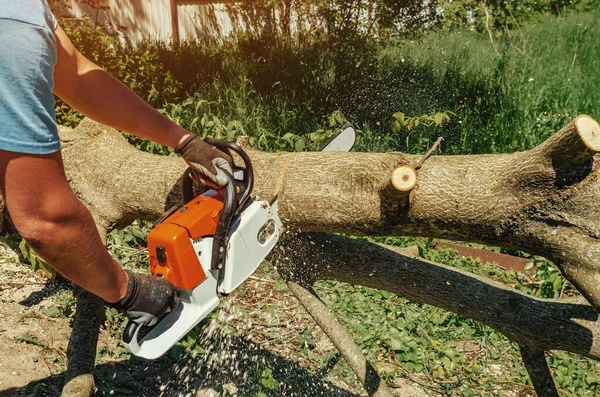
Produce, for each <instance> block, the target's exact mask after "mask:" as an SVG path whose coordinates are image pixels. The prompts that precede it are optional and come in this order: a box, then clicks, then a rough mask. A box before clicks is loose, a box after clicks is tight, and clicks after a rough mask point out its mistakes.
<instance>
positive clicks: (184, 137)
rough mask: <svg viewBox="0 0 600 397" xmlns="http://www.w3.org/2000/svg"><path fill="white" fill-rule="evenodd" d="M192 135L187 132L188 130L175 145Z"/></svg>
mask: <svg viewBox="0 0 600 397" xmlns="http://www.w3.org/2000/svg"><path fill="white" fill-rule="evenodd" d="M192 135H193V134H191V133H189V132H188V133H187V134H186V135H184V136H182V137H181V139H179V142H177V146H179V145H181V143H182V142H183V141H185V140H186V139H187V138H189V137H190V136H192ZM177 146H175V147H177Z"/></svg>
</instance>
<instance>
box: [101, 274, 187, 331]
mask: <svg viewBox="0 0 600 397" xmlns="http://www.w3.org/2000/svg"><path fill="white" fill-rule="evenodd" d="M125 272H127V275H128V276H129V282H128V284H127V295H125V297H124V298H123V299H121V300H120V301H119V302H116V303H110V304H109V305H110V306H111V307H114V308H115V309H117V310H120V311H123V312H125V315H126V316H127V317H128V318H129V319H130V320H131V321H133V322H135V323H138V324H144V325H148V326H150V325H154V324H156V322H157V321H158V320H159V319H160V318H161V317H162V316H163V315H164V314H165V313H168V312H169V311H171V309H173V307H175V305H176V304H177V299H178V297H179V293H178V290H177V287H175V286H174V285H173V284H171V282H169V281H168V280H166V279H164V278H161V277H157V276H153V275H150V274H141V273H135V272H130V271H129V270H125Z"/></svg>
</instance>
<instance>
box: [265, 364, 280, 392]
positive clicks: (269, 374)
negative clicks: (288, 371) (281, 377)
mask: <svg viewBox="0 0 600 397" xmlns="http://www.w3.org/2000/svg"><path fill="white" fill-rule="evenodd" d="M260 383H261V385H262V386H263V387H264V388H266V389H269V390H276V389H277V388H278V387H279V382H277V380H275V378H273V370H271V368H265V369H264V370H263V372H262V374H261V376H260Z"/></svg>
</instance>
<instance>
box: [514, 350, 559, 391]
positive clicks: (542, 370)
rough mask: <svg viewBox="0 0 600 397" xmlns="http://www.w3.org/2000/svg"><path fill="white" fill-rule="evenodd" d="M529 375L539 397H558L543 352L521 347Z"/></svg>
mask: <svg viewBox="0 0 600 397" xmlns="http://www.w3.org/2000/svg"><path fill="white" fill-rule="evenodd" d="M519 349H520V350H521V357H522V358H523V363H524V364H525V368H527V373H528V374H529V378H530V379H531V383H533V387H534V388H535V392H536V393H537V395H538V397H558V391H557V390H556V385H555V384H554V380H553V379H552V374H551V373H550V369H549V368H548V363H547V362H546V355H545V353H544V352H543V351H539V350H530V349H527V348H525V347H519Z"/></svg>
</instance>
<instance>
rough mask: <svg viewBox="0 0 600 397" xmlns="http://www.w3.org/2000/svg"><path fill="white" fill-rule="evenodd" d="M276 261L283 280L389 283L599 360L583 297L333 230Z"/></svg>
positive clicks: (529, 345) (302, 239)
mask: <svg viewBox="0 0 600 397" xmlns="http://www.w3.org/2000/svg"><path fill="white" fill-rule="evenodd" d="M306 258H311V259H310V262H309V261H307V260H306ZM271 260H272V261H274V263H276V264H277V269H278V271H279V272H280V273H282V274H283V275H284V277H285V278H287V279H295V280H299V282H302V283H303V284H305V285H311V284H312V283H314V282H315V281H316V280H339V281H343V282H346V283H349V284H359V285H364V286H367V287H371V288H377V289H383V290H386V291H389V292H392V293H395V294H397V295H399V296H402V297H405V298H407V299H409V300H411V301H414V302H421V303H426V304H428V305H432V306H437V307H440V308H442V309H445V310H448V311H451V312H454V313H458V314H461V315H464V316H466V317H469V318H472V319H474V320H477V321H479V322H481V323H483V324H485V325H488V326H490V327H492V328H494V329H496V330H498V331H500V332H502V333H503V334H504V335H505V336H506V337H507V338H509V339H510V340H512V341H514V342H517V343H518V344H519V345H520V346H522V347H524V348H526V349H529V350H534V351H547V350H566V351H570V352H574V353H577V354H581V355H583V356H587V357H590V358H592V359H595V360H600V320H599V316H598V313H597V312H596V310H594V308H593V307H592V306H590V305H589V304H587V303H584V302H569V301H564V300H551V299H539V298H535V297H531V296H529V295H526V294H524V293H521V292H519V291H517V290H515V289H512V288H510V287H507V286H506V285H504V284H501V283H498V282H495V281H492V280H489V279H486V278H484V277H480V276H476V275H474V274H471V273H468V272H465V271H462V270H459V269H456V268H452V267H449V266H444V265H441V264H437V263H433V262H429V261H426V260H423V259H418V258H411V257H408V256H404V255H402V254H400V253H399V252H398V249H396V248H394V247H387V246H380V245H376V244H371V243H368V242H366V241H363V240H356V239H351V238H347V237H341V236H337V235H333V234H328V233H307V234H302V235H299V236H297V237H295V238H293V239H289V240H288V241H287V242H286V245H285V247H281V248H280V249H278V250H276V251H275V252H274V254H273V258H271Z"/></svg>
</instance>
